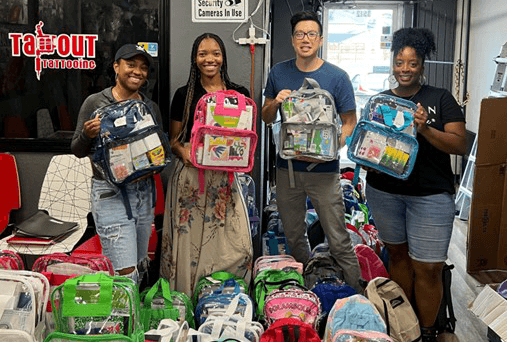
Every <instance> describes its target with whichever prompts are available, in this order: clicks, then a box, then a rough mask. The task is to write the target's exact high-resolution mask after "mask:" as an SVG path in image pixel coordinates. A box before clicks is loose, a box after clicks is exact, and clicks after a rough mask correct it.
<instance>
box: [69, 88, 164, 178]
mask: <svg viewBox="0 0 507 342" xmlns="http://www.w3.org/2000/svg"><path fill="white" fill-rule="evenodd" d="M140 94H141V97H142V99H143V101H144V102H145V103H146V105H148V107H150V108H151V109H152V111H153V113H155V115H156V118H155V119H156V120H157V123H158V124H159V125H162V114H161V113H160V109H159V108H158V105H157V104H156V103H155V102H153V101H152V100H150V99H148V98H147V97H146V96H145V95H144V94H142V93H140ZM114 102H116V100H115V99H114V97H113V92H112V87H109V88H106V89H104V90H102V91H101V92H98V93H95V94H92V95H90V96H88V97H87V98H86V99H85V100H84V102H83V104H82V105H81V109H80V110H79V116H78V118H77V125H76V130H75V132H74V136H73V137H72V143H71V145H70V149H71V151H72V153H73V154H74V155H75V156H76V157H79V158H83V157H86V156H90V154H91V152H92V148H93V147H94V146H95V139H96V138H93V139H90V138H88V137H87V136H86V134H85V133H84V131H83V125H84V123H85V122H86V121H88V120H90V116H91V115H92V113H93V112H94V111H95V110H96V109H97V108H101V107H104V106H106V105H109V104H111V103H114ZM92 169H93V177H94V178H96V179H102V176H101V175H100V173H99V172H98V171H97V170H96V169H95V167H94V166H93V163H92Z"/></svg>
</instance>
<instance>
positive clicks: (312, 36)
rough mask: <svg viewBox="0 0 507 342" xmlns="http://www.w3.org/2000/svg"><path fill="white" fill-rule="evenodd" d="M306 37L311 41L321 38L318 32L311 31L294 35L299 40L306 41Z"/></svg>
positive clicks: (298, 32)
mask: <svg viewBox="0 0 507 342" xmlns="http://www.w3.org/2000/svg"><path fill="white" fill-rule="evenodd" d="M305 36H308V39H310V40H315V39H317V37H320V35H319V33H318V32H316V31H310V32H303V31H297V32H295V33H294V37H295V38H296V39H298V40H302V39H304V38H305Z"/></svg>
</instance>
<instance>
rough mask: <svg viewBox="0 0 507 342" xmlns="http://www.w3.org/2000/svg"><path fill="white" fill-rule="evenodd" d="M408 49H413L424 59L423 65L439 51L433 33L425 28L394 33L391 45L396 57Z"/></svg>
mask: <svg viewBox="0 0 507 342" xmlns="http://www.w3.org/2000/svg"><path fill="white" fill-rule="evenodd" d="M406 47H411V48H413V49H414V50H415V53H416V55H417V56H418V57H420V58H422V62H423V63H424V61H425V60H426V58H429V57H430V55H431V54H432V53H434V52H435V51H436V50H437V48H436V45H435V36H434V35H433V32H431V31H430V30H428V29H425V28H411V27H409V28H402V29H400V30H398V31H396V32H394V34H393V42H392V45H391V51H392V52H393V53H394V56H397V55H398V53H399V52H400V51H401V50H403V49H404V48H406Z"/></svg>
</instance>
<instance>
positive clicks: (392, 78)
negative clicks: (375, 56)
mask: <svg viewBox="0 0 507 342" xmlns="http://www.w3.org/2000/svg"><path fill="white" fill-rule="evenodd" d="M387 80H388V81H389V87H390V88H391V89H394V88H396V87H398V81H396V77H395V76H394V74H391V75H389V77H388V78H387Z"/></svg>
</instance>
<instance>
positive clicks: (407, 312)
mask: <svg viewBox="0 0 507 342" xmlns="http://www.w3.org/2000/svg"><path fill="white" fill-rule="evenodd" d="M365 295H366V297H367V298H368V299H369V300H370V302H372V303H373V304H374V305H375V307H376V308H377V310H378V311H379V312H380V315H381V316H382V318H383V319H384V322H385V323H386V326H387V334H388V335H389V336H391V338H392V339H393V340H394V341H395V342H413V341H414V342H415V341H419V340H420V339H421V329H420V326H419V320H418V319H417V316H416V314H415V312H414V309H413V308H412V305H411V304H410V301H409V300H408V299H407V296H406V295H405V293H404V292H403V290H402V288H401V287H400V286H399V285H398V284H396V283H395V282H394V281H392V280H391V279H387V278H384V277H377V278H375V279H373V280H371V281H370V282H369V283H368V286H367V287H366V290H365Z"/></svg>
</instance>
